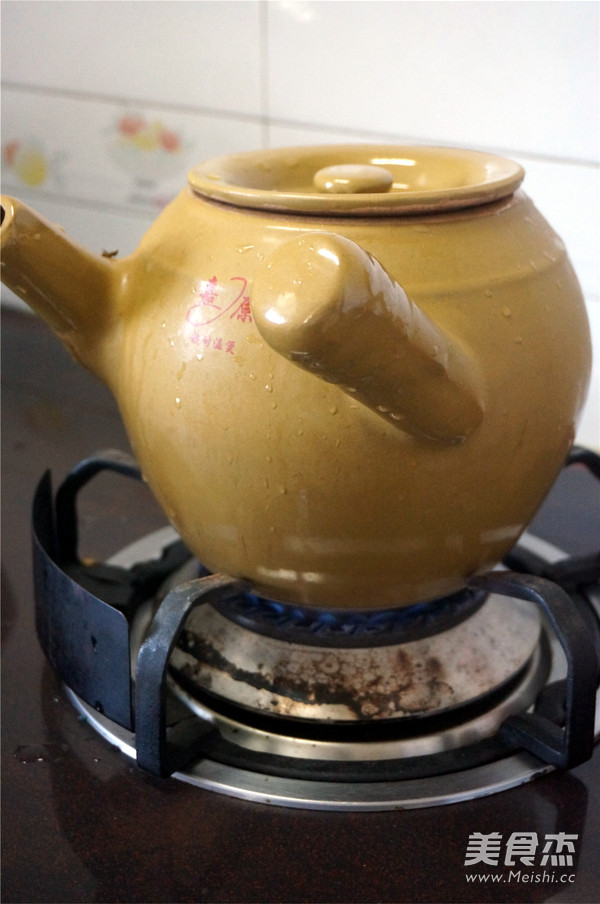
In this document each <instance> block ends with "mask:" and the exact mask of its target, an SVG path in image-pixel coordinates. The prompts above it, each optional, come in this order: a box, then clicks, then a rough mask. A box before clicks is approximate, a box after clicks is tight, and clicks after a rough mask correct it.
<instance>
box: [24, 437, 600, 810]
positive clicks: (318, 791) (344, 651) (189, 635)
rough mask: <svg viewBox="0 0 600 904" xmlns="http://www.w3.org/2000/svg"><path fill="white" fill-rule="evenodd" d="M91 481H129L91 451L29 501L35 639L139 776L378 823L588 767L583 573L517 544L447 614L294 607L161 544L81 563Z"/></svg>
mask: <svg viewBox="0 0 600 904" xmlns="http://www.w3.org/2000/svg"><path fill="white" fill-rule="evenodd" d="M578 453H580V450H576V452H575V453H574V456H573V458H574V459H576V460H578V461H581V460H582V457H581V454H579V455H578ZM597 467H598V462H597V460H596V459H595V458H594V461H593V468H592V469H596V468H597ZM105 468H109V469H112V470H118V471H120V472H122V473H126V474H129V475H130V476H134V477H137V476H139V475H138V471H137V469H136V467H135V465H134V463H133V462H131V461H130V460H129V459H127V458H126V457H124V456H122V455H121V454H115V453H104V454H103V455H101V456H99V457H96V458H93V459H89V460H87V461H85V462H83V463H82V464H81V465H79V466H78V467H77V468H76V469H75V470H74V471H73V472H72V473H71V474H70V475H69V477H68V478H67V480H66V481H65V482H64V483H63V485H62V486H61V487H60V489H59V491H58V493H57V495H56V501H54V500H53V497H52V491H51V486H50V479H49V475H46V476H45V478H44V479H43V481H42V482H41V484H40V487H39V488H38V493H37V495H36V500H35V503H34V552H35V555H34V561H35V571H36V620H37V629H38V635H39V638H40V641H41V644H42V646H43V648H44V650H45V652H46V655H47V656H48V658H49V660H50V662H51V663H52V665H53V666H54V667H55V669H56V670H57V671H58V672H59V674H60V675H61V676H62V678H63V679H64V680H65V683H66V685H67V692H68V694H69V696H70V698H71V699H72V701H73V703H74V704H75V706H76V707H77V709H78V710H79V711H80V712H81V713H82V714H83V715H85V717H86V718H87V719H88V721H89V722H90V723H91V724H92V726H93V727H94V728H95V729H96V730H97V731H99V732H100V733H101V734H102V735H103V736H105V737H106V738H107V739H108V740H109V741H110V742H111V743H113V744H115V745H116V746H118V747H119V748H120V749H121V750H123V751H124V752H125V753H126V754H127V755H128V756H131V757H133V758H135V759H136V760H137V762H138V764H139V765H140V766H141V767H142V768H145V769H147V770H148V771H150V772H153V773H155V774H157V775H164V776H166V775H170V774H173V775H174V777H175V778H178V779H181V780H183V781H187V782H191V783H192V784H196V785H198V786H200V787H202V788H207V789H210V790H215V791H219V792H221V793H224V794H229V795H232V796H237V797H241V798H244V799H250V800H255V801H262V802H268V803H274V804H280V805H283V806H292V807H309V808H317V809H321V808H324V809H346V808H352V809H356V808H362V809H371V810H379V809H390V808H395V807H422V806H429V805H434V804H442V803H451V802H454V801H457V800H462V799H467V798H473V797H478V796H482V795H487V794H491V793H494V792H497V791H501V790H504V789H505V788H509V787H514V786H515V785H519V784H522V783H523V782H526V781H529V780H530V779H532V778H534V777H535V776H536V775H539V774H542V773H544V772H547V771H549V770H551V769H553V768H556V767H558V768H570V767H571V766H574V765H576V764H577V763H579V762H582V761H584V760H585V759H587V758H589V756H590V755H591V749H592V744H593V739H594V730H595V728H594V721H596V723H600V694H598V693H597V687H598V653H597V651H598V649H600V642H599V630H598V619H599V617H600V593H599V592H598V590H599V588H598V563H597V560H596V561H595V564H594V562H593V561H591V560H586V561H585V562H579V563H573V560H569V559H565V556H564V555H563V554H562V553H561V552H560V551H559V550H556V549H555V548H554V547H550V546H549V545H548V544H545V543H543V541H540V540H538V539H537V538H535V537H532V536H530V535H527V534H526V535H525V536H524V537H523V538H522V540H521V541H520V543H519V545H518V547H517V548H516V549H515V550H514V551H513V553H512V554H511V559H510V562H509V563H508V564H509V566H510V568H511V569H513V570H512V571H508V570H506V568H505V567H503V568H501V569H498V570H496V571H494V572H492V573H490V574H488V575H484V576H482V577H480V578H477V579H474V580H473V581H472V582H471V584H470V586H469V587H468V588H465V590H464V591H461V592H460V593H459V594H456V595H455V596H453V597H452V598H449V599H445V600H435V601H431V602H428V603H424V604H419V605H417V606H411V607H408V608H407V609H405V610H401V609H399V610H387V611H381V610H380V611H378V610H374V611H371V610H369V611H368V612H356V611H352V612H340V611H336V612H327V611H323V610H306V609H302V608H300V607H297V606H289V605H286V604H283V603H279V602H276V601H272V600H264V599H262V598H259V597H256V596H254V595H252V594H250V593H249V592H248V588H247V587H246V586H245V585H244V584H243V582H241V581H236V580H233V579H231V578H229V577H227V576H224V575H210V574H208V573H207V572H206V571H205V570H203V569H202V568H201V567H199V566H198V565H197V563H195V562H194V561H193V560H192V559H191V557H190V556H189V554H188V553H187V550H185V548H184V547H183V545H182V544H181V542H180V541H179V540H178V538H177V537H176V535H175V534H174V532H173V531H172V530H171V529H170V528H166V529H165V530H163V531H158V532H156V533H154V534H151V535H149V536H148V537H145V538H142V540H140V541H138V542H136V543H134V544H132V545H131V546H129V547H127V548H126V549H125V550H123V551H122V552H121V553H119V554H118V555H117V556H114V557H113V558H112V559H111V560H110V561H109V562H107V563H103V564H100V565H92V566H90V565H84V564H82V563H81V562H80V561H79V559H78V556H77V518H76V504H75V503H76V496H77V493H78V491H79V489H80V488H81V487H82V486H83V485H84V484H85V483H86V482H87V481H88V480H89V479H91V477H92V476H93V475H94V474H95V473H97V472H98V471H99V470H102V469H105ZM520 561H524V562H526V563H527V567H528V568H529V567H530V566H531V565H532V564H533V565H534V566H535V568H536V569H537V575H538V576H532V575H531V574H523V573H519V562H520ZM540 563H541V567H540ZM567 563H570V564H567ZM576 566H577V567H576ZM578 569H579V571H578ZM542 572H547V573H548V574H550V575H552V576H554V575H556V574H558V575H559V576H560V575H562V577H563V578H565V575H566V578H565V580H564V581H563V583H565V584H566V585H568V586H569V588H570V590H571V591H572V592H571V595H570V596H568V595H567V593H566V592H565V590H564V589H562V588H561V587H559V586H557V584H556V583H554V582H551V581H550V580H548V578H547V577H539V575H540V573H542ZM577 573H579V574H580V578H579V579H578V578H577ZM198 575H200V577H199V576H198ZM561 580H562V578H561ZM596 730H600V724H597V726H596Z"/></svg>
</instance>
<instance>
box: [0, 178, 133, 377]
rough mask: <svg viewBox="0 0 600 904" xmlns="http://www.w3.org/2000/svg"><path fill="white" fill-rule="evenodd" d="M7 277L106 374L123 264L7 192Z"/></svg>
mask: <svg viewBox="0 0 600 904" xmlns="http://www.w3.org/2000/svg"><path fill="white" fill-rule="evenodd" d="M1 201H2V210H1V215H2V225H1V228H0V237H1V245H0V247H1V251H2V270H1V275H2V282H3V283H4V284H5V285H6V286H7V287H8V288H9V289H11V290H12V291H13V292H14V293H15V295H18V297H19V298H21V299H22V300H23V301H24V302H25V303H26V304H28V305H29V306H30V307H31V308H32V309H33V310H34V311H35V312H36V313H37V314H39V315H40V317H42V318H43V319H44V320H45V321H46V322H47V323H48V325H49V326H50V327H51V329H53V330H54V332H55V333H56V334H57V335H58V337H59V339H61V341H62V342H63V344H64V345H65V346H66V347H67V348H68V350H69V351H70V352H71V354H72V355H73V356H74V357H75V358H77V359H78V360H80V361H81V363H82V364H84V365H85V366H86V367H88V369H90V370H92V371H93V372H95V373H97V374H98V376H102V375H103V373H104V372H105V369H106V361H104V360H103V359H105V357H106V353H107V349H108V345H110V342H108V341H107V340H108V339H109V336H110V332H111V327H112V326H113V325H114V316H113V312H114V308H115V305H114V300H115V298H114V296H115V294H116V292H115V289H116V287H117V280H118V279H119V277H118V265H117V262H115V261H112V260H110V259H108V258H106V257H102V256H100V255H95V254H92V253H91V252H89V251H87V250H86V249H85V248H83V247H82V246H80V245H78V244H77V243H76V242H74V241H72V240H71V239H70V238H68V237H67V236H66V235H65V233H64V232H63V231H62V230H61V229H60V227H57V226H54V225H53V224H51V223H49V222H48V221H47V220H45V219H44V218H43V217H41V216H40V215H39V214H37V213H36V212H35V211H34V210H32V209H31V208H30V207H28V206H27V205H26V204H23V203H22V202H20V201H17V200H15V199H14V198H9V197H6V196H3V197H2V199H1Z"/></svg>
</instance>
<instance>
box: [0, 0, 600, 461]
mask: <svg viewBox="0 0 600 904" xmlns="http://www.w3.org/2000/svg"><path fill="white" fill-rule="evenodd" d="M599 9H600V6H599V4H598V3H596V2H545V0H540V2H529V0H524V2H520V0H513V2H508V3H507V2H494V0H491V2H482V0H478V2H469V0H465V2H462V0H456V2H455V0H448V2H435V0H425V2H417V0H413V2H402V0H370V2H369V0H367V2H362V0H351V2H347V0H337V2H334V0H317V2H311V0H247V2H239V0H183V2H180V0H120V2H118V3H117V2H112V0H83V2H82V0H80V2H77V3H74V2H71V0H4V2H3V3H2V23H1V24H2V84H3V90H2V139H1V140H2V150H3V161H2V162H3V166H2V175H3V183H4V189H5V190H7V191H10V192H11V193H13V194H17V195H19V196H21V197H23V199H24V200H26V201H28V202H29V203H31V204H33V205H35V206H37V207H38V208H39V209H40V210H41V212H42V213H44V214H45V215H46V216H49V217H50V218H51V219H54V220H56V221H59V222H61V223H62V224H63V225H64V226H65V227H66V228H67V230H68V231H69V232H70V233H71V234H72V235H74V236H75V237H76V238H78V239H79V240H80V241H83V242H84V243H86V244H88V245H90V246H91V247H93V248H95V249H96V250H101V249H106V250H114V249H116V248H118V249H119V252H120V253H121V254H125V253H128V252H129V251H131V250H133V248H134V247H135V245H136V244H137V242H138V241H139V238H140V237H141V235H142V234H143V232H144V231H145V230H146V228H147V227H148V226H149V225H150V223H151V221H152V219H153V218H154V216H155V213H156V210H157V208H158V207H160V206H162V205H163V204H164V203H166V202H167V201H168V200H169V199H170V198H171V197H172V196H173V195H174V194H175V192H176V191H177V190H178V189H179V187H180V186H181V185H183V184H184V182H185V176H186V172H187V170H188V169H189V167H190V166H191V165H192V164H193V163H195V162H197V161H199V160H201V159H204V158H206V157H208V156H212V155H214V154H226V153H230V152H233V151H239V150H246V149H253V148H258V147H261V146H272V147H275V146H282V145H293V144H308V143H327V142H340V141H359V140H369V139H384V140H391V141H398V142H405V143H409V142H413V143H415V142H424V143H436V144H445V145H452V144H454V145H459V146H470V147H476V148H483V149H488V150H492V151H497V152H500V153H503V154H506V155H508V156H512V157H513V158H515V159H517V160H519V162H520V163H522V165H523V166H524V167H525V169H526V171H527V178H526V182H525V188H526V190H527V191H528V193H529V194H530V195H531V196H532V197H533V198H534V200H535V201H536V203H537V206H538V207H539V209H540V210H541V211H542V212H543V213H544V215H545V216H546V217H547V218H548V219H549V221H550V222H551V223H552V225H553V226H554V228H555V229H556V230H557V232H559V234H560V235H561V236H562V237H563V239H564V240H565V242H566V244H567V247H568V249H569V252H570V255H571V258H572V260H573V263H574V265H575V268H576V270H577V272H578V274H579V278H580V281H581V283H582V286H583V289H584V294H585V295H586V299H587V301H588V310H589V313H590V321H591V325H592V331H593V338H594V343H595V360H596V362H597V364H596V368H595V371H594V374H593V378H592V389H591V392H590V399H589V402H588V405H587V407H586V411H585V413H584V419H583V422H582V425H581V428H580V434H579V437H578V438H579V440H580V441H581V442H585V443H587V444H590V445H594V446H596V447H598V448H600V413H599V412H600V368H599V365H598V362H600V300H599V283H600V280H599V272H598V269H599V253H598V248H599V245H600V228H599V211H600V195H599V184H600V183H599V160H598V156H599V144H600V139H599V117H598V107H599V105H598V84H599V72H598V65H599V58H600V53H599ZM3 301H4V302H6V303H15V300H14V298H11V297H10V296H9V294H8V293H4V294H3Z"/></svg>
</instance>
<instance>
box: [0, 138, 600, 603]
mask: <svg viewBox="0 0 600 904" xmlns="http://www.w3.org/2000/svg"><path fill="white" fill-rule="evenodd" d="M523 175H524V174H523V171H522V170H521V168H520V167H519V166H518V165H516V164H515V163H513V162H512V161H509V160H505V159H502V158H498V157H494V156H491V155H488V154H482V153H476V152H468V151H462V150H451V149H438V148H425V147H396V146H360V145H359V146H347V147H346V146H338V147H324V148H323V147H313V148H298V149H285V150H276V151H267V152H260V153H250V154H240V155H235V156H231V157H226V158H221V159H214V160H210V161H208V162H207V163H205V164H203V165H201V166H198V167H196V168H195V169H194V170H192V172H191V173H190V177H189V185H188V187H186V188H185V189H184V190H183V191H182V192H181V194H180V195H179V196H178V197H177V198H176V199H175V200H174V201H173V202H172V203H171V204H170V205H169V206H168V207H167V208H166V209H165V210H164V212H163V213H162V214H161V216H160V217H159V218H158V220H157V222H156V224H155V225H154V226H153V227H152V228H151V229H150V231H149V232H148V234H147V235H146V236H145V238H144V239H143V240H142V242H141V244H140V246H139V248H138V250H137V251H136V252H135V253H134V254H133V255H131V256H130V257H128V258H125V259H122V260H119V259H109V258H106V257H100V256H95V255H92V254H90V253H89V252H87V251H84V250H83V249H81V248H79V247H77V246H76V245H75V244H74V243H72V242H71V241H70V240H68V239H67V238H66V237H65V236H64V234H63V233H62V232H61V231H60V230H59V229H57V228H55V227H53V226H51V225H50V224H48V223H46V222H45V221H43V220H42V219H41V218H39V217H38V216H37V215H35V214H34V213H33V212H32V211H31V210H30V209H28V208H26V207H24V206H23V205H21V204H19V202H17V201H14V200H12V199H4V201H3V205H4V209H5V215H4V222H3V226H2V235H3V260H2V266H3V270H2V278H3V280H4V281H5V282H6V283H7V285H9V286H10V288H12V289H13V290H14V291H15V292H16V293H17V294H18V295H20V296H21V298H23V299H24V300H25V301H27V302H28V303H29V304H30V305H31V306H32V307H33V308H34V309H35V310H36V311H38V312H39V313H40V314H41V315H42V317H44V318H46V320H47V321H48V322H49V323H50V325H51V326H52V327H53V329H54V330H55V331H56V332H57V333H58V335H59V336H60V338H61V339H62V341H63V342H64V343H65V345H66V346H67V347H68V348H69V349H70V350H71V351H72V353H73V354H74V355H75V356H76V357H77V358H78V359H79V360H80V361H81V362H82V364H84V365H85V366H86V367H88V368H89V369H90V370H91V371H93V372H94V373H96V374H97V375H98V376H99V377H100V378H101V379H102V380H104V382H105V383H106V384H107V385H108V386H109V387H110V389H111V390H112V392H113V393H114V395H115V397H116V399H117V402H118V404H119V407H120V410H121V412H122V416H123V419H124V422H125V424H126V427H127V430H128V433H129V436H130V439H131V443H132V447H133V449H134V451H135V454H136V456H137V458H138V460H139V463H140V465H141V467H142V469H143V472H144V475H145V477H146V479H147V480H148V482H149V484H150V486H151V487H152V488H153V490H154V492H155V494H156V496H157V497H158V499H159V501H160V502H161V504H162V506H163V508H164V510H165V512H166V513H167V515H168V517H169V519H170V520H171V521H172V523H173V524H174V526H175V527H176V528H177V530H178V531H179V532H180V534H181V536H182V537H183V538H184V540H185V541H186V543H187V544H188V545H189V547H190V549H191V550H193V551H194V552H195V553H196V555H197V556H198V558H199V559H200V560H201V561H202V562H203V563H204V564H205V565H206V566H207V567H208V568H210V569H211V570H214V571H224V572H227V573H229V574H230V575H233V576H240V577H242V578H245V579H247V580H248V581H249V582H250V584H251V585H252V586H253V587H254V588H255V590H256V591H257V592H259V593H261V594H263V595H267V596H270V597H273V598H276V599H280V600H284V601H290V602H295V603H301V604H304V605H312V606H328V607H341V608H351V607H374V608H377V607H389V606H404V605H408V604H412V603H414V602H416V601H421V600H429V599H433V598H436V597H438V596H440V595H443V594H447V593H450V592H452V591H454V590H456V589H458V588H459V587H461V586H462V585H463V584H464V582H465V580H466V579H468V578H469V576H471V575H473V574H474V573H476V572H478V571H481V570H485V569H488V568H490V567H492V566H493V565H494V564H496V563H497V562H498V561H499V560H500V559H501V558H502V557H503V555H504V554H505V553H506V552H507V551H508V550H509V549H510V548H511V547H512V545H513V544H514V543H515V541H516V540H517V539H518V537H519V535H520V533H521V532H522V530H523V529H524V527H525V526H526V525H527V523H528V522H529V521H530V519H531V518H532V516H533V514H534V513H535V511H536V509H537V508H538V506H539V505H540V504H541V502H542V500H543V499H544V496H545V495H546V493H547V491H548V489H549V488H550V486H551V485H552V483H553V481H554V479H555V477H556V475H557V473H558V471H559V469H560V467H561V465H562V463H563V461H564V458H565V456H566V454H567V451H568V449H569V446H570V445H571V443H572V440H573V437H574V432H575V426H576V420H577V416H578V413H579V412H580V410H581V407H582V405H583V402H584V400H585V395H586V390H587V384H588V381H589V374H590V360H591V352H590V338H589V329H588V325H587V320H586V315H585V308H584V303H583V299H582V296H581V292H580V289H579V286H578V283H577V279H576V277H575V275H574V273H573V270H572V268H571V265H570V263H569V261H568V259H567V255H566V252H565V248H564V246H563V244H562V242H561V241H560V239H559V238H558V237H557V236H556V234H555V233H554V232H553V231H552V229H551V228H550V227H549V225H548V224H547V223H546V222H545V220H544V219H543V218H542V217H541V216H540V214H539V213H538V211H537V210H536V209H535V207H534V206H533V204H532V203H531V201H530V200H529V199H528V198H527V196H526V195H525V194H523V192H522V191H521V190H519V185H520V183H521V181H522V179H523Z"/></svg>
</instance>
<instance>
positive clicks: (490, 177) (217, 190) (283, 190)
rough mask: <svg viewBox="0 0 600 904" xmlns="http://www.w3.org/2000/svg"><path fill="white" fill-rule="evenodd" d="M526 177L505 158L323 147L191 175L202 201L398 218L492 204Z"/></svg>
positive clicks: (221, 163)
mask: <svg viewBox="0 0 600 904" xmlns="http://www.w3.org/2000/svg"><path fill="white" fill-rule="evenodd" d="M524 176H525V172H524V170H523V169H522V167H521V166H519V164H517V163H515V162H514V161H512V160H508V159H506V158H504V157H498V156H495V155H494V154H487V153H483V152H480V151H469V150H462V149H458V148H437V147H426V146H425V147H414V146H402V145H400V146H399V145H371V144H369V145H361V144H356V145H324V146H316V147H298V148H277V149H273V150H263V151H250V152H247V153H242V154H232V155H230V156H227V157H213V158H212V159H210V160H207V161H205V162H204V163H201V164H199V165H198V166H196V167H194V169H192V170H191V172H190V174H189V183H190V186H191V187H192V189H193V190H194V191H195V192H197V193H198V194H200V195H203V196H204V197H207V198H211V199H213V200H216V201H223V202H225V203H228V204H233V205H235V206H236V207H249V208H255V209H259V210H274V211H280V212H289V213H306V214H330V215H338V216H339V215H342V216H344V215H353V216H394V215H398V214H408V213H421V212H435V211H445V210H453V209H460V208H463V207H473V206H476V205H479V204H487V203H489V202H490V201H496V200H498V199H499V198H504V197H506V196H508V195H510V194H512V193H513V192H514V191H515V190H516V189H517V188H518V187H519V185H520V184H521V182H522V181H523V178H524Z"/></svg>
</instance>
